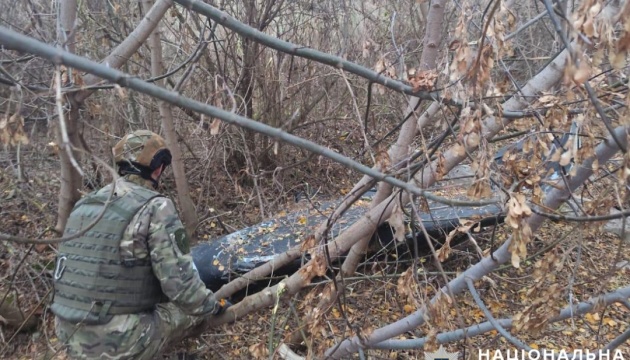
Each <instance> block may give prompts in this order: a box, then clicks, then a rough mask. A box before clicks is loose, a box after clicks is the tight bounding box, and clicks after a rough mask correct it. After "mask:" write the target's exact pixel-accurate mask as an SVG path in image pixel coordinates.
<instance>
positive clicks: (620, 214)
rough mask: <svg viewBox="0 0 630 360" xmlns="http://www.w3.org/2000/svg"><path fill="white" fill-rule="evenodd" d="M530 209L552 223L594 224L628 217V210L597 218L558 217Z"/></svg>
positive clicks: (536, 209) (629, 213) (534, 208)
mask: <svg viewBox="0 0 630 360" xmlns="http://www.w3.org/2000/svg"><path fill="white" fill-rule="evenodd" d="M531 209H532V212H533V213H535V214H538V215H540V216H544V217H546V218H548V219H550V220H554V221H578V222H596V221H607V220H615V219H621V218H625V217H628V216H630V210H624V211H620V212H618V213H616V214H608V215H598V216H568V215H558V214H552V213H548V212H544V211H541V210H540V209H538V208H536V207H532V208H531Z"/></svg>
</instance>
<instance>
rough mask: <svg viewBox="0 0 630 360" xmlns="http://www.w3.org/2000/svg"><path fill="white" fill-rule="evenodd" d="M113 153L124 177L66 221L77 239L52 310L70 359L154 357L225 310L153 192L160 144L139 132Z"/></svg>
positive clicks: (168, 205) (61, 266) (174, 218)
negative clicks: (187, 331) (208, 287)
mask: <svg viewBox="0 0 630 360" xmlns="http://www.w3.org/2000/svg"><path fill="white" fill-rule="evenodd" d="M114 155H115V157H116V162H117V165H118V167H119V173H120V174H121V175H123V176H124V177H122V178H119V179H117V180H116V181H115V182H114V183H113V184H110V185H108V186H106V187H104V188H102V189H100V190H98V191H96V192H94V193H91V194H89V195H87V196H86V197H84V198H83V199H81V200H80V201H79V202H77V204H76V205H75V208H74V209H73V211H72V213H71V215H70V217H69V219H68V224H67V226H66V229H65V232H64V237H69V236H73V235H74V236H76V238H73V239H71V240H69V241H67V242H64V243H62V244H61V245H60V247H59V254H58V259H57V267H56V269H55V273H54V282H55V297H54V300H53V304H52V305H51V310H52V312H53V313H54V314H55V316H56V319H55V320H56V321H55V328H56V332H57V336H58V338H59V341H60V343H62V344H65V345H66V347H67V350H68V354H69V355H70V357H72V358H80V359H100V358H102V359H153V358H155V356H156V354H157V353H158V352H159V351H160V350H161V349H162V348H163V347H164V345H165V344H166V343H167V342H170V341H173V340H176V339H179V338H181V337H182V336H184V335H185V334H186V330H188V329H191V328H193V327H194V326H196V325H197V324H199V323H201V322H202V321H203V320H204V319H205V317H206V316H208V315H214V314H217V313H219V312H221V311H222V310H223V307H221V305H219V303H218V302H217V301H216V300H215V299H214V296H213V294H212V292H211V291H210V290H208V289H206V288H205V286H204V284H203V282H202V281H201V280H200V279H199V275H198V274H197V271H196V270H195V268H194V264H193V262H192V258H191V257H190V255H189V254H188V252H189V248H188V238H187V236H186V231H185V230H184V227H183V225H182V223H181V221H180V219H179V216H178V214H177V211H176V209H175V206H174V204H173V202H172V201H171V200H170V199H168V198H166V197H163V196H162V195H160V194H159V193H158V192H156V191H154V190H153V189H151V187H156V186H157V183H158V180H159V177H160V175H161V173H162V171H163V170H164V168H165V167H166V166H168V165H169V164H170V152H169V151H168V149H166V147H165V145H164V141H163V139H162V138H161V137H159V136H158V135H156V134H153V133H151V132H148V131H136V132H135V133H133V134H130V135H127V136H126V137H125V138H123V139H122V140H121V141H120V142H119V143H118V144H117V145H116V147H114ZM90 225H93V226H92V227H89V226H90ZM87 227H89V228H88V229H86V228H87ZM77 234H79V236H77Z"/></svg>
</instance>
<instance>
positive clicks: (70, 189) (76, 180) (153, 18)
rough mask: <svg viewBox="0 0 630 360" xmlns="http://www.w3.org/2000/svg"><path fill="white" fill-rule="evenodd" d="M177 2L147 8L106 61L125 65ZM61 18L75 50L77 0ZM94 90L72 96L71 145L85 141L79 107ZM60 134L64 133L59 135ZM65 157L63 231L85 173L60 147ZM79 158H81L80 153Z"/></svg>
mask: <svg viewBox="0 0 630 360" xmlns="http://www.w3.org/2000/svg"><path fill="white" fill-rule="evenodd" d="M172 4H173V1H172V0H158V1H157V2H156V3H155V5H154V6H153V7H151V10H149V11H148V12H147V14H146V15H145V17H144V18H143V19H142V21H140V24H138V26H137V27H136V28H135V29H134V31H133V32H132V33H131V34H129V36H128V37H127V38H126V39H125V40H124V41H123V42H122V43H120V45H118V46H117V47H116V48H115V49H114V50H113V51H112V53H111V54H110V55H108V56H107V57H106V58H105V59H104V60H103V62H104V63H107V64H109V66H110V67H112V68H119V67H120V66H122V65H123V64H124V63H125V62H126V61H127V60H128V59H129V57H130V56H131V55H132V54H133V53H135V52H136V51H138V49H139V48H140V46H142V44H143V43H144V42H145V41H146V40H147V38H148V37H149V35H150V34H151V32H153V29H155V27H156V26H157V24H158V23H159V21H160V19H161V18H162V17H163V16H164V14H165V13H166V10H168V8H169V7H171V5H172ZM60 11H61V12H60V20H61V24H62V27H63V29H62V30H61V31H63V33H61V31H60V37H63V38H66V37H67V38H68V40H72V41H68V42H67V46H68V50H69V51H71V52H74V49H75V44H74V34H73V30H74V23H75V21H76V13H77V1H76V0H63V1H62V3H61V9H60ZM99 81H100V79H99V78H98V77H96V76H94V75H88V76H86V77H85V78H84V79H83V82H84V84H85V85H86V86H90V85H94V84H96V83H98V82H99ZM93 92H94V91H93V90H84V91H81V92H79V93H77V94H76V95H75V96H73V97H69V98H68V103H69V104H70V111H69V112H68V116H67V118H66V128H67V130H68V131H67V132H68V139H69V140H70V142H71V145H74V146H79V145H80V144H81V141H80V134H79V131H78V128H77V125H78V122H79V107H80V106H81V104H83V101H85V99H87V98H88V97H89V96H90V95H92V93H93ZM59 136H60V135H59ZM60 140H61V139H60ZM59 153H60V158H61V190H60V191H59V206H58V208H57V224H56V225H55V230H57V231H58V232H63V229H64V228H65V227H66V221H67V220H68V216H69V215H70V212H71V211H72V207H73V206H74V203H75V202H76V201H77V200H78V199H79V197H80V194H79V189H80V188H81V186H82V183H83V179H82V178H81V174H80V173H79V172H78V171H77V169H75V168H74V166H73V165H72V163H71V161H70V158H69V157H68V155H67V154H66V153H65V152H64V151H60V152H59ZM75 159H78V154H76V157H75Z"/></svg>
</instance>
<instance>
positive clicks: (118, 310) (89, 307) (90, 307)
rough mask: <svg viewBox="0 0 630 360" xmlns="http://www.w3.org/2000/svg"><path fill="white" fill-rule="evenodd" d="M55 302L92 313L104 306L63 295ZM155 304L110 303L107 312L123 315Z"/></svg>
mask: <svg viewBox="0 0 630 360" xmlns="http://www.w3.org/2000/svg"><path fill="white" fill-rule="evenodd" d="M55 302H56V303H58V304H59V305H64V306H67V307H70V308H73V309H77V310H83V311H87V312H91V313H98V314H100V313H101V310H102V308H103V306H102V305H101V304H97V303H91V304H90V303H85V302H82V301H76V300H71V299H68V298H65V297H62V296H58V295H55ZM153 306H155V304H153V305H145V306H115V305H110V307H109V309H108V311H107V314H108V315H123V314H134V313H138V312H142V311H146V310H150V309H152V308H153Z"/></svg>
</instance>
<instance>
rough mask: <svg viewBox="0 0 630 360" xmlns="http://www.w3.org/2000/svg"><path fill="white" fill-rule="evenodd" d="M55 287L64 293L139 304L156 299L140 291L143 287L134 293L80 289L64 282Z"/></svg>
mask: <svg viewBox="0 0 630 360" xmlns="http://www.w3.org/2000/svg"><path fill="white" fill-rule="evenodd" d="M55 288H56V290H57V291H59V292H60V293H62V294H73V295H76V296H80V297H85V298H88V299H98V300H100V301H119V302H125V301H127V302H134V303H138V304H146V303H153V302H154V300H153V299H150V298H148V297H147V295H148V294H146V293H143V292H142V291H138V290H141V289H137V290H136V291H135V292H134V293H123V292H117V293H113V292H106V291H99V290H97V289H92V290H88V289H80V288H77V287H75V286H70V285H66V284H62V283H57V284H55Z"/></svg>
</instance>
